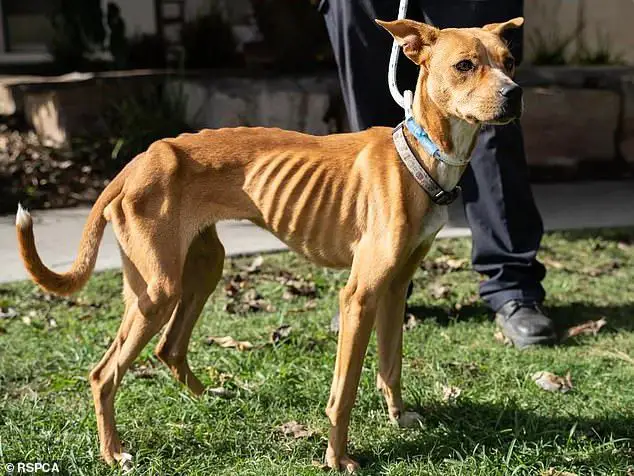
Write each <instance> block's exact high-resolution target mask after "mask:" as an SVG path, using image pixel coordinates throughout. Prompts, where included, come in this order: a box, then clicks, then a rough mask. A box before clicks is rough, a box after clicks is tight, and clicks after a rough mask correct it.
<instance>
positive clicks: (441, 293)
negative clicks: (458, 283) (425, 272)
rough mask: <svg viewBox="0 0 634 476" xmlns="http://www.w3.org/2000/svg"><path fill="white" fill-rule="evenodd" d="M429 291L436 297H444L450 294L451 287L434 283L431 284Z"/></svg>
mask: <svg viewBox="0 0 634 476" xmlns="http://www.w3.org/2000/svg"><path fill="white" fill-rule="evenodd" d="M429 291H430V293H431V295H432V297H433V298H434V299H443V298H446V297H447V296H449V292H450V288H449V286H446V285H444V284H440V283H434V284H432V285H431V286H430V288H429Z"/></svg>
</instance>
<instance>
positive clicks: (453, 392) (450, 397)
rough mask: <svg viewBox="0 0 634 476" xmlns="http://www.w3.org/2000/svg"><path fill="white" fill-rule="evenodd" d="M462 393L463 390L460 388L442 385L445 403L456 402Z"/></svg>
mask: <svg viewBox="0 0 634 476" xmlns="http://www.w3.org/2000/svg"><path fill="white" fill-rule="evenodd" d="M461 393H462V389H460V388H458V387H453V386H451V385H442V401H443V402H455V401H456V400H457V399H458V397H459V396H460V394H461Z"/></svg>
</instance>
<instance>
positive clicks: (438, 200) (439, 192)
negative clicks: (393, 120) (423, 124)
mask: <svg viewBox="0 0 634 476" xmlns="http://www.w3.org/2000/svg"><path fill="white" fill-rule="evenodd" d="M392 139H393V140H394V145H395V146H396V151H397V152H398V156H399V157H400V158H401V161H402V162H403V163H404V164H405V167H407V170H409V171H410V173H411V174H412V176H413V177H414V179H415V180H416V181H417V182H418V185H420V186H421V188H422V189H423V190H425V192H427V195H429V197H430V198H431V200H432V202H434V203H435V204H436V205H449V204H450V203H452V202H453V201H454V200H456V198H458V196H459V195H460V190H461V189H460V187H455V188H454V189H453V190H451V191H449V192H447V191H445V190H443V188H442V187H441V186H440V185H438V182H436V181H435V180H434V179H433V177H432V176H431V175H430V174H429V172H427V170H425V168H424V167H423V166H422V165H421V163H420V161H419V160H418V159H417V158H416V156H415V155H414V152H413V151H412V149H410V147H409V144H408V143H407V139H406V138H405V133H404V132H403V123H402V122H401V123H400V124H399V125H398V126H396V128H395V129H394V130H393V131H392Z"/></svg>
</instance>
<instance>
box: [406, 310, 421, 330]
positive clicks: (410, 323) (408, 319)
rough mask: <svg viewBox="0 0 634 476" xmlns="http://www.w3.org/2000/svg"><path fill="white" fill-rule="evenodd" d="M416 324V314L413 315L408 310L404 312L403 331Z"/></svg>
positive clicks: (410, 328)
mask: <svg viewBox="0 0 634 476" xmlns="http://www.w3.org/2000/svg"><path fill="white" fill-rule="evenodd" d="M417 325H418V320H417V319H416V316H414V314H412V313H411V312H408V313H407V314H405V322H404V323H403V330H404V331H409V330H412V329H413V328H414V327H416V326H417Z"/></svg>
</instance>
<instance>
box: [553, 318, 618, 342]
mask: <svg viewBox="0 0 634 476" xmlns="http://www.w3.org/2000/svg"><path fill="white" fill-rule="evenodd" d="M607 323H608V321H607V319H606V318H605V317H602V318H601V319H598V320H596V321H586V322H584V323H583V324H579V325H578V326H574V327H571V328H569V329H568V330H566V333H565V335H564V339H568V338H570V337H576V336H579V335H592V336H596V335H597V334H598V333H599V331H600V330H601V329H602V328H603V327H604V326H605V325H606V324H607Z"/></svg>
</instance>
